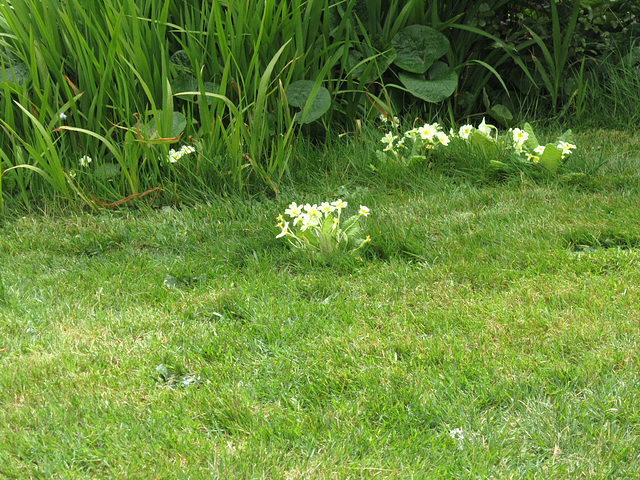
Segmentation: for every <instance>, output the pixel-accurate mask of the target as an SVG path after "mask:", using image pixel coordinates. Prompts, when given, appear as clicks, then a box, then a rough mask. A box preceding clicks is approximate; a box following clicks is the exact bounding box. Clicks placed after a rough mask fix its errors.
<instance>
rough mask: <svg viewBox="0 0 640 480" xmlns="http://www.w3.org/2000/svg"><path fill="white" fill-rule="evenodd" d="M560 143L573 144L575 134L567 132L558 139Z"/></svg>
mask: <svg viewBox="0 0 640 480" xmlns="http://www.w3.org/2000/svg"><path fill="white" fill-rule="evenodd" d="M558 142H568V143H573V132H572V131H571V130H567V131H566V132H564V133H563V134H562V135H560V136H559V137H558Z"/></svg>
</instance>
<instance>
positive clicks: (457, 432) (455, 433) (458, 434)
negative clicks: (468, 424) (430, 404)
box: [449, 428, 464, 440]
mask: <svg viewBox="0 0 640 480" xmlns="http://www.w3.org/2000/svg"><path fill="white" fill-rule="evenodd" d="M449 436H450V437H451V438H453V439H454V440H464V432H463V431H462V429H461V428H454V429H453V430H451V431H450V432H449Z"/></svg>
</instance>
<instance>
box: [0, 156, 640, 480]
mask: <svg viewBox="0 0 640 480" xmlns="http://www.w3.org/2000/svg"><path fill="white" fill-rule="evenodd" d="M594 161H595V160H594ZM421 175H424V177H423V178H422V180H418V179H414V180H415V181H414V183H406V184H401V182H400V183H398V184H391V185H390V184H388V183H385V182H380V184H379V185H378V186H376V184H375V183H374V182H370V183H369V184H364V183H362V184H360V185H355V184H354V185H349V186H348V190H350V191H351V192H352V193H351V195H350V194H349V193H348V192H347V191H346V190H345V191H342V193H343V195H341V196H342V197H343V198H344V199H346V200H347V201H348V202H350V205H351V206H353V205H356V207H357V205H359V204H365V205H368V206H369V207H370V208H371V216H370V217H369V218H368V219H367V223H366V226H365V228H366V232H367V233H368V234H370V235H371V237H372V242H371V245H370V248H369V250H368V251H367V252H366V253H365V254H363V258H362V259H355V260H353V261H347V260H344V261H342V262H339V263H338V264H336V265H333V266H323V265H315V264H311V263H310V262H309V261H307V260H306V259H305V258H304V257H302V256H301V254H300V252H296V251H291V250H290V249H288V248H287V247H286V245H285V243H284V242H283V241H281V239H276V238H275V235H276V234H277V232H278V230H277V229H276V228H275V226H274V224H275V220H274V219H275V217H276V216H277V215H278V213H280V212H282V211H283V210H284V208H285V207H286V205H287V204H288V203H289V202H291V201H294V200H295V201H298V202H300V201H305V202H306V201H309V202H312V203H314V202H317V203H319V202H320V201H325V200H335V198H337V196H336V197H334V196H333V195H332V194H330V193H328V192H333V191H337V187H338V186H339V185H340V183H337V182H340V181H342V180H341V179H339V178H337V179H335V180H331V179H329V180H326V181H322V180H318V181H317V182H315V183H314V184H312V185H310V186H308V187H307V189H306V190H302V189H299V190H297V191H296V192H295V194H294V193H287V192H285V193H283V194H282V197H281V198H280V199H278V200H261V201H258V200H253V201H252V200H241V199H219V200H216V201H211V202H210V203H209V204H208V205H203V206H199V207H189V208H184V209H176V208H165V209H160V210H144V209H143V210H121V211H117V212H105V213H101V214H97V215H89V214H79V213H67V214H64V215H59V214H58V215H55V216H51V215H30V216H27V217H22V218H18V217H12V218H8V219H6V220H5V221H4V223H3V224H2V231H1V233H0V282H1V283H0V459H2V460H0V477H2V478H9V479H10V478H15V479H30V478H34V479H36V478H37V479H40V478H42V479H56V478H60V479H69V478H100V479H103V478H114V479H123V478H185V479H187V478H189V479H200V478H202V479H211V478H214V479H216V478H220V479H236V478H237V479H263V478H264V479H266V478H273V479H298V478H299V479H310V478H313V479H356V478H381V479H382V478H398V479H406V478H416V479H422V478H433V479H448V478H464V479H466V478H469V479H482V478H487V479H488V478H496V479H503V478H504V479H507V478H514V479H525V478H536V479H538V478H539V479H550V478H553V479H555V478H559V479H560V478H561V479H564V478H572V479H573V478H585V479H599V478H602V479H605V478H607V479H627V478H628V479H632V478H638V477H639V476H640V458H639V456H640V454H639V452H640V413H639V412H640V379H639V378H638V369H639V365H638V328H639V319H640V248H639V247H640V229H639V228H638V227H639V225H640V208H638V205H640V189H638V188H637V185H636V186H634V182H635V180H633V178H632V177H629V176H625V173H624V172H621V171H617V170H616V169H615V168H614V167H611V168H610V169H609V170H608V173H605V174H603V175H604V176H600V177H597V178H594V179H593V180H592V181H589V182H588V184H586V185H585V184H584V183H583V184H581V185H577V186H575V185H570V184H566V183H563V182H538V183H536V182H532V181H528V180H526V179H525V178H523V179H521V180H518V181H511V182H508V183H506V184H496V185H493V186H482V185H480V186H477V185H474V184H473V183H471V182H467V181H462V180H460V179H455V178H453V179H451V178H447V177H438V176H437V175H432V176H431V177H429V175H430V174H429V173H428V172H426V173H425V172H422V173H421ZM635 178H636V179H637V177H635ZM332 182H336V183H335V184H334V183H332ZM458 429H460V430H458Z"/></svg>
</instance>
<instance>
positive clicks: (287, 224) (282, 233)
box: [276, 222, 289, 238]
mask: <svg viewBox="0 0 640 480" xmlns="http://www.w3.org/2000/svg"><path fill="white" fill-rule="evenodd" d="M288 233H289V222H285V223H284V225H283V227H282V232H280V233H279V234H278V235H276V238H280V237H284V236H285V235H286V234H288Z"/></svg>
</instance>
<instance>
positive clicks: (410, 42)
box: [391, 25, 449, 74]
mask: <svg viewBox="0 0 640 480" xmlns="http://www.w3.org/2000/svg"><path fill="white" fill-rule="evenodd" d="M391 44H392V45H393V46H394V47H395V49H396V53H397V56H396V58H395V60H394V62H393V63H394V64H396V65H397V66H398V67H400V68H402V69H403V70H406V71H407V72H411V73H419V74H424V73H425V72H426V71H427V70H429V67H431V65H433V63H434V62H435V61H436V60H437V59H438V58H440V57H442V56H443V55H444V54H445V53H447V51H448V50H449V40H447V37H445V36H444V35H443V34H442V33H440V32H439V31H437V30H435V29H433V28H431V27H427V26H425V25H410V26H408V27H405V28H404V29H402V30H400V31H399V32H398V33H397V34H396V35H395V36H394V37H393V38H392V39H391Z"/></svg>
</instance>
